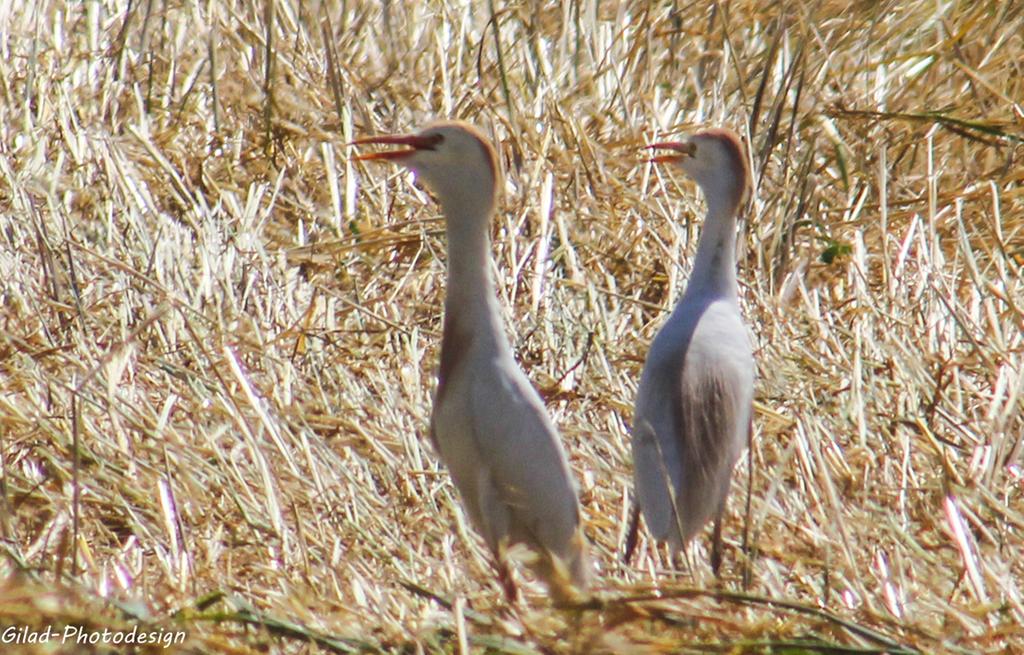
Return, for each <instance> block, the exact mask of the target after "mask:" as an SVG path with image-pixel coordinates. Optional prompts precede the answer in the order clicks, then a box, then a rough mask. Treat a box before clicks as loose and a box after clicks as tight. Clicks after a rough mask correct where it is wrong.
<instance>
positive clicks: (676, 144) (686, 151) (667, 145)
mask: <svg viewBox="0 0 1024 655" xmlns="http://www.w3.org/2000/svg"><path fill="white" fill-rule="evenodd" d="M656 148H661V149H663V150H672V151H673V152H672V154H669V155H658V156H657V157H651V158H650V159H648V160H647V162H648V163H649V164H674V163H677V162H680V161H682V160H684V159H686V158H687V157H692V156H693V154H694V153H695V152H697V146H695V145H693V144H692V143H689V142H686V141H659V142H658V143H652V144H651V145H649V146H647V148H646V149H647V150H654V149H656Z"/></svg>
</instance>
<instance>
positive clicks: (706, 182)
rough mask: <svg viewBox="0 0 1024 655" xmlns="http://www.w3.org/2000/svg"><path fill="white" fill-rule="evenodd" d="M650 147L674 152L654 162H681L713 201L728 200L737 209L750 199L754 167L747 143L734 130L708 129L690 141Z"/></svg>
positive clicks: (655, 144) (723, 201)
mask: <svg viewBox="0 0 1024 655" xmlns="http://www.w3.org/2000/svg"><path fill="white" fill-rule="evenodd" d="M648 148H652V149H657V150H668V151H670V152H669V153H667V154H662V155H658V156H656V157H653V158H652V159H651V161H652V162H653V163H657V164H661V163H672V164H676V165H678V166H679V167H680V168H682V169H683V171H685V172H686V174H687V175H689V176H690V177H692V178H693V180H694V181H695V182H696V183H697V184H698V185H699V186H700V188H701V189H703V191H704V195H705V196H707V197H708V202H709V203H710V202H722V203H727V204H728V205H730V206H731V207H732V209H734V210H735V209H737V208H739V206H740V205H741V204H743V201H744V200H746V197H747V194H748V193H749V191H750V167H749V166H748V165H747V155H746V151H745V149H744V147H743V142H742V141H740V138H739V137H738V136H737V135H736V133H735V132H733V131H732V130H727V129H712V130H704V131H702V132H697V133H696V134H694V135H693V136H691V137H690V138H688V139H687V140H686V141H663V142H660V143H654V144H651V145H650V146H648Z"/></svg>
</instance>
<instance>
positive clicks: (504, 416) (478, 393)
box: [470, 359, 583, 584]
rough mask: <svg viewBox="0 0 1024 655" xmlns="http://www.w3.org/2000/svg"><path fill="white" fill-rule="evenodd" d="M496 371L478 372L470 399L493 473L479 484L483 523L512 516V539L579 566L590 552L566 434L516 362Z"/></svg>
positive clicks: (484, 462)
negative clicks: (562, 436) (561, 434)
mask: <svg viewBox="0 0 1024 655" xmlns="http://www.w3.org/2000/svg"><path fill="white" fill-rule="evenodd" d="M488 368H489V369H490V370H489V371H487V372H480V373H478V374H477V375H476V376H474V384H473V385H472V391H471V402H470V416H471V431H472V433H473V436H474V439H475V441H476V444H477V451H478V453H479V457H480V465H481V466H480V468H481V470H482V471H485V472H486V473H485V474H484V475H486V477H487V480H486V483H485V484H481V485H479V487H478V494H479V496H478V501H479V510H480V514H481V518H482V521H483V522H484V523H486V522H487V521H489V520H490V518H491V517H494V518H497V517H501V516H507V519H505V520H501V519H499V520H498V524H499V525H500V524H502V523H506V524H507V529H508V535H507V536H508V538H509V540H510V541H511V542H513V543H515V542H524V543H526V544H528V545H530V546H532V547H534V548H542V549H544V550H545V551H547V552H550V553H552V554H555V555H557V556H559V557H560V558H561V559H562V560H563V561H564V562H565V564H566V566H568V567H570V569H577V568H578V567H579V566H582V563H581V562H579V561H578V560H580V559H581V558H582V557H583V554H582V552H581V550H582V548H583V544H582V542H581V538H582V537H581V535H580V532H579V529H580V514H579V501H578V499H577V495H576V489H575V487H574V486H573V483H572V479H571V473H570V470H569V464H568V462H567V460H566V456H565V451H564V450H563V448H562V446H561V443H560V441H559V438H558V433H557V432H556V430H555V428H554V426H553V425H552V423H551V420H550V419H549V418H548V415H547V412H546V411H545V409H544V406H543V404H542V403H541V400H540V397H539V396H538V395H537V392H536V391H535V390H534V388H533V387H532V386H531V385H530V383H529V381H528V380H527V379H526V377H525V376H524V375H523V373H522V372H521V371H520V370H519V368H518V367H517V366H516V365H515V364H514V363H513V362H512V361H511V359H503V360H499V362H498V366H497V367H488ZM495 368H496V370H495ZM481 482H484V481H481ZM495 527H497V528H498V529H499V530H500V527H499V526H498V525H495V526H491V528H492V530H493V528H495ZM484 530H485V531H488V528H487V527H485V528H484ZM502 536H504V535H501V534H492V535H491V537H490V539H494V538H500V537H502ZM492 547H493V546H492ZM573 577H574V578H577V577H578V576H577V574H576V573H575V572H574V573H573ZM578 583H579V580H577V584H578Z"/></svg>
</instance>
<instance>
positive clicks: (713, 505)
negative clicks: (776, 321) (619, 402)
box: [633, 307, 753, 546]
mask: <svg viewBox="0 0 1024 655" xmlns="http://www.w3.org/2000/svg"><path fill="white" fill-rule="evenodd" d="M694 319H695V320H694V324H693V325H694V327H693V329H691V330H686V331H681V332H680V333H679V336H680V337H682V338H679V339H678V340H677V341H676V343H674V344H673V345H672V346H671V347H664V346H662V345H659V349H658V352H656V353H655V352H654V348H653V347H652V355H654V356H653V357H651V358H649V361H648V364H647V366H646V367H645V370H644V377H643V378H642V380H641V385H640V389H639V391H638V394H637V410H636V415H635V418H634V425H633V453H634V462H635V466H636V485H637V495H638V499H639V501H640V503H641V505H642V507H643V510H644V517H645V519H646V520H647V524H648V527H649V529H650V530H651V532H652V533H653V534H654V536H655V537H656V538H658V539H661V540H665V539H668V540H670V541H671V542H672V543H673V544H674V545H676V546H681V545H682V544H683V543H685V542H687V541H689V540H690V539H691V538H693V536H694V535H695V534H696V533H697V532H698V531H699V530H700V529H701V527H702V526H703V525H704V524H705V523H706V522H707V521H708V519H710V518H712V517H714V516H716V515H717V514H718V512H719V511H720V510H721V508H722V506H723V503H724V500H725V496H726V494H727V493H728V489H729V481H730V478H731V475H732V468H733V465H734V464H735V462H736V459H737V458H738V457H739V454H740V452H742V449H743V445H744V443H745V438H739V435H743V436H744V437H745V434H746V429H747V423H748V421H749V414H750V402H751V398H750V394H751V388H752V384H753V383H752V380H753V364H752V359H751V357H750V354H749V345H748V342H747V341H746V336H745V332H743V326H742V323H740V322H739V319H738V315H736V316H735V317H733V316H730V315H727V314H725V313H724V312H721V311H719V308H717V307H711V308H706V311H705V312H704V313H702V314H701V315H699V316H697V317H694ZM697 319H699V320H697ZM736 335H739V336H736ZM659 336H660V335H659ZM733 337H735V338H733ZM729 344H736V347H735V348H730V346H729ZM741 425H742V430H741V429H740V426H741ZM669 481H671V484H668V482H669Z"/></svg>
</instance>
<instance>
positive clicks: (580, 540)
mask: <svg viewBox="0 0 1024 655" xmlns="http://www.w3.org/2000/svg"><path fill="white" fill-rule="evenodd" d="M355 143H357V144H374V143H376V144H391V145H398V146H406V148H404V149H401V150H393V151H388V152H378V153H372V154H366V155H363V156H361V157H359V159H361V160H370V159H384V160H390V161H394V162H397V163H400V164H402V165H404V166H405V167H407V168H409V169H411V170H412V171H414V172H415V173H416V175H417V177H418V179H420V180H422V181H423V182H424V183H425V184H426V185H427V186H428V187H429V188H430V189H431V190H432V191H433V192H434V194H435V196H436V198H437V201H438V202H439V203H440V205H441V210H442V212H443V213H444V217H445V223H446V230H447V237H448V282H447V295H446V298H445V307H444V329H443V336H442V339H441V363H440V368H439V370H438V375H437V394H436V396H435V398H434V410H433V413H432V415H431V417H430V436H431V441H432V442H433V444H434V448H435V449H436V450H437V452H438V453H439V454H440V456H441V459H442V460H443V461H444V462H445V464H446V465H447V466H448V469H449V470H450V471H451V475H452V478H453V479H454V481H455V485H456V487H458V489H459V492H460V493H461V495H462V501H463V503H464V505H465V507H466V510H467V512H468V514H469V517H470V519H471V521H472V522H473V524H474V525H475V526H476V528H477V529H478V530H479V531H480V532H481V533H482V535H483V538H484V541H485V542H486V543H487V546H488V547H489V548H490V550H491V552H492V553H493V554H494V557H495V560H496V561H497V568H498V574H499V578H500V580H501V582H502V585H503V586H504V589H505V592H506V594H507V596H508V598H509V600H510V601H512V600H514V599H515V597H516V588H515V584H514V582H513V580H512V578H511V575H510V572H509V569H508V565H507V558H506V552H507V550H508V549H509V548H510V547H511V546H512V545H514V544H524V545H526V546H527V547H529V549H530V550H532V551H533V553H534V555H535V556H536V557H535V558H534V559H533V562H532V563H531V566H532V568H533V569H534V570H535V571H536V573H537V574H538V575H539V576H540V577H541V578H543V579H544V581H545V582H546V583H547V584H548V587H549V589H550V590H551V593H552V595H553V596H554V597H555V598H556V599H559V600H565V599H568V598H571V597H572V594H573V592H572V586H575V587H576V588H577V589H583V588H585V586H586V583H587V577H588V576H587V569H588V567H589V564H588V556H587V544H586V539H585V538H584V536H583V530H582V526H581V523H580V506H579V499H578V497H577V494H576V488H575V486H574V484H573V482H572V479H571V474H570V472H569V464H568V461H567V460H566V456H565V451H564V450H563V449H562V446H561V443H560V442H559V438H558V433H557V432H556V431H555V428H554V426H553V425H552V423H551V419H550V418H548V415H547V412H546V411H545V409H544V405H543V404H542V403H541V400H540V397H539V396H538V395H537V392H536V391H535V390H534V388H533V387H532V386H531V385H530V382H529V380H527V378H526V376H525V375H524V374H523V372H522V370H520V368H519V366H518V365H517V364H516V362H515V360H514V359H513V358H512V349H511V347H510V346H509V343H508V339H507V337H506V336H505V332H504V330H503V327H502V321H501V314H500V312H499V308H498V301H497V298H496V295H495V291H494V287H493V283H492V281H491V277H490V270H489V269H490V266H491V257H490V252H489V248H490V245H489V226H490V221H491V216H492V214H493V213H494V210H495V204H496V201H497V195H498V170H499V169H498V158H497V153H495V151H494V148H493V147H492V146H491V144H490V143H489V142H488V141H487V139H486V138H485V137H484V136H483V135H482V134H481V133H480V132H479V131H478V130H477V129H476V128H474V127H472V126H470V125H467V124H464V123H456V122H443V123H435V124H432V125H430V126H428V127H427V128H425V129H424V130H422V131H421V132H419V133H417V134H413V135H398V136H378V137H369V138H364V139H360V140H358V141H356V142H355ZM570 583H571V586H570Z"/></svg>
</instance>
